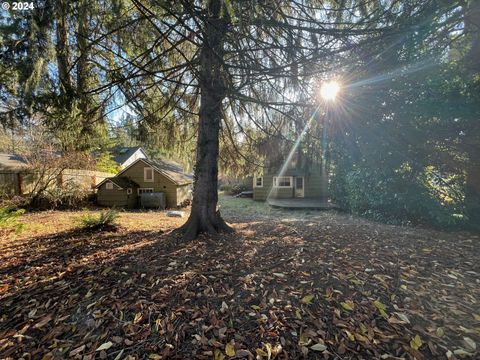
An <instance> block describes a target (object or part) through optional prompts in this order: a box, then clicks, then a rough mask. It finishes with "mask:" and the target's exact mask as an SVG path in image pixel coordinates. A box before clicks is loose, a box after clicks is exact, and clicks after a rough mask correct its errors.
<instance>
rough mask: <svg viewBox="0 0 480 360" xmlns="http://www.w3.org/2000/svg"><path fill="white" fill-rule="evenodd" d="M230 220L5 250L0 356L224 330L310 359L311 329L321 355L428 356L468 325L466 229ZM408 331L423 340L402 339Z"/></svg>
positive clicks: (197, 352)
mask: <svg viewBox="0 0 480 360" xmlns="http://www.w3.org/2000/svg"><path fill="white" fill-rule="evenodd" d="M233 223H234V224H235V227H236V229H237V232H236V233H235V234H229V235H225V236H220V237H218V238H216V239H213V238H211V237H208V236H201V237H200V238H199V239H197V240H195V241H192V242H188V243H185V242H182V241H181V239H180V238H179V237H178V236H175V235H173V234H171V233H169V232H167V233H160V232H152V231H126V230H121V231H119V232H116V233H111V232H101V233H93V234H92V233H85V232H78V231H67V232H64V233H61V234H57V235H54V236H46V237H39V238H36V239H32V241H31V242H30V243H28V244H27V243H24V244H23V248H22V245H18V246H17V247H15V248H14V250H15V251H11V250H12V249H10V250H9V253H8V254H7V255H5V256H4V257H5V258H6V259H7V262H6V263H5V264H4V265H3V266H4V267H3V269H2V273H3V275H4V276H5V278H6V282H5V283H6V284H8V285H9V287H8V288H7V289H5V288H3V289H2V292H3V293H0V301H1V302H2V307H1V310H0V319H1V321H0V339H4V340H0V357H2V358H4V357H8V356H10V357H13V358H16V357H20V356H22V355H23V354H24V353H29V354H30V357H31V358H42V357H43V356H47V358H48V356H51V357H57V358H65V357H69V356H70V357H75V352H74V355H70V354H71V351H74V350H76V349H79V348H80V350H78V354H81V355H84V359H89V358H92V359H93V358H94V357H95V356H96V355H98V356H99V355H100V352H96V351H95V350H96V349H97V348H98V347H99V346H100V345H101V344H104V343H108V342H112V345H111V347H110V348H108V349H107V350H106V354H105V355H106V356H108V357H111V358H114V357H115V356H117V355H118V354H119V353H120V352H121V351H122V350H124V353H123V356H125V355H127V354H131V355H133V356H135V357H137V358H146V357H147V356H148V354H159V355H160V356H163V357H166V358H177V359H181V358H194V357H198V358H202V357H204V358H211V357H212V356H213V351H214V350H215V349H219V350H221V351H222V352H224V351H225V348H224V347H225V345H226V344H227V342H229V341H234V342H235V344H236V345H235V346H236V349H237V351H238V350H240V349H244V350H248V351H250V352H251V353H253V354H255V349H257V348H261V349H262V348H263V349H264V350H263V351H267V349H266V348H265V346H266V345H265V344H267V343H268V344H270V345H271V346H272V347H275V346H277V345H281V347H282V350H281V351H280V350H278V348H277V350H278V351H279V354H278V358H286V356H287V354H288V356H289V358H299V357H301V356H303V354H305V348H307V353H306V357H307V358H312V359H313V358H317V355H318V354H317V353H315V352H314V351H312V350H310V351H309V350H308V348H309V347H310V346H311V345H314V344H317V343H320V342H321V343H322V344H325V345H326V346H327V351H328V352H329V353H330V354H332V356H334V354H341V355H342V356H346V357H364V358H372V357H380V356H381V355H382V354H392V356H393V355H395V356H399V357H401V356H406V357H413V356H416V357H417V358H421V357H424V358H435V357H437V356H440V354H444V353H445V349H447V348H448V349H450V348H451V349H454V348H457V347H459V346H463V345H462V342H461V341H462V335H460V334H458V328H459V326H463V327H464V328H467V329H473V328H474V326H475V324H474V319H473V317H472V316H471V313H470V312H469V311H468V310H467V309H468V307H472V306H474V305H473V304H474V303H472V302H471V301H473V300H475V299H476V298H478V295H479V294H478V292H479V290H478V287H477V286H476V285H475V272H476V271H477V270H478V269H476V266H475V265H474V263H473V262H472V261H474V259H475V257H476V256H478V249H477V250H475V247H474V246H475V242H472V241H470V240H471V239H469V238H468V237H464V238H461V239H457V242H456V243H455V244H450V243H449V242H447V239H450V238H445V239H438V238H428V237H427V236H424V237H417V238H415V237H412V236H410V235H408V236H407V235H405V234H404V235H399V234H392V233H389V229H390V228H388V227H385V228H381V229H379V228H378V227H370V228H369V227H368V226H364V225H361V226H358V225H355V226H345V224H339V225H335V226H330V225H327V224H319V223H309V222H305V221H296V222H295V221H290V222H287V223H284V222H280V221H269V222H264V221H249V222H241V220H237V221H235V222H233ZM439 241H440V242H439ZM441 241H443V242H441ZM477 244H478V242H477ZM422 249H427V250H425V251H424V250H422ZM18 252H20V253H21V256H20V257H19V260H18V261H19V262H18V263H16V262H15V261H16V259H15V253H18ZM447 258H448V259H447ZM9 264H11V265H9ZM435 264H436V265H435ZM477 267H478V266H477ZM467 268H468V270H470V271H472V272H473V273H472V274H468V273H467V272H466V271H467ZM464 270H465V271H464ZM448 275H452V276H454V277H456V280H455V279H454V278H452V277H448ZM402 285H404V286H406V288H405V289H404V288H402ZM310 296H312V298H311V299H310V300H308V299H309V297H310ZM432 298H433V300H432ZM305 299H307V300H305ZM375 300H378V301H379V303H380V304H384V305H385V310H384V311H385V312H386V313H387V318H385V317H384V316H382V314H381V313H380V311H379V309H378V308H377V307H376V306H375V305H373V301H375ZM342 304H343V305H342ZM344 304H347V305H348V306H350V307H351V309H350V308H349V307H346V306H345V305H344ZM350 304H353V305H350ZM377 305H378V304H377ZM349 309H350V310H349ZM396 312H400V313H401V314H404V316H406V317H407V318H408V322H405V320H404V318H403V317H400V318H399V317H398V316H397V315H395V313H396ZM391 319H394V320H391ZM402 319H403V320H402ZM439 319H442V320H439ZM439 327H441V328H442V329H443V330H442V331H444V332H445V334H444V335H443V336H438V334H437V333H436V331H437V330H436V329H438V328H439ZM431 329H433V330H431ZM345 330H348V332H345ZM417 334H418V335H419V336H420V337H421V339H423V340H422V341H423V342H424V343H425V344H427V342H428V346H427V345H425V346H422V347H420V349H415V348H412V347H411V346H410V340H411V339H412V338H413V337H414V336H415V335H417ZM464 335H465V334H464ZM467 336H469V337H472V338H474V339H475V340H477V337H476V335H475V334H473V335H472V334H468V335H467ZM352 337H353V340H352ZM82 346H85V347H84V348H83V349H82ZM277 350H275V351H277ZM246 356H247V357H248V356H249V355H248V354H246Z"/></svg>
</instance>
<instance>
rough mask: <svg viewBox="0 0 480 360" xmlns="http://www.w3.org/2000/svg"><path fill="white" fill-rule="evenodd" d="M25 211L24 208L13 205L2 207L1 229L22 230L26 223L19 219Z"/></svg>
mask: <svg viewBox="0 0 480 360" xmlns="http://www.w3.org/2000/svg"><path fill="white" fill-rule="evenodd" d="M24 212H25V210H24V209H15V208H12V207H3V208H0V230H1V231H2V232H9V231H15V232H16V233H19V232H21V231H22V230H23V226H24V224H22V223H21V222H20V221H19V220H20V216H21V215H22V214H23V213H24Z"/></svg>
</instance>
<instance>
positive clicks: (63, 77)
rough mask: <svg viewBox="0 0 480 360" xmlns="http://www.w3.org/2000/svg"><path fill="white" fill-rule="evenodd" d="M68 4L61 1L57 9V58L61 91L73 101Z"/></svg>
mask: <svg viewBox="0 0 480 360" xmlns="http://www.w3.org/2000/svg"><path fill="white" fill-rule="evenodd" d="M67 7H68V2H67V1H64V0H62V1H59V2H58V9H57V24H56V25H57V27H56V30H57V34H56V35H57V40H56V41H57V43H56V56H57V65H58V78H59V80H60V91H61V92H62V94H63V95H64V96H65V97H67V98H68V99H71V98H72V97H73V87H72V81H71V77H70V64H69V46H70V45H69V42H68V23H67V16H68V8H67ZM67 104H68V102H67Z"/></svg>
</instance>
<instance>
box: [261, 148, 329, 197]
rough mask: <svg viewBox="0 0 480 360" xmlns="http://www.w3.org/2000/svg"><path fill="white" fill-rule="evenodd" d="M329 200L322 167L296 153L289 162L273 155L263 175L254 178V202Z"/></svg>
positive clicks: (325, 174)
mask: <svg viewBox="0 0 480 360" xmlns="http://www.w3.org/2000/svg"><path fill="white" fill-rule="evenodd" d="M295 198H299V199H302V198H303V199H318V200H321V201H327V199H328V177H327V173H326V171H325V170H323V169H322V166H321V163H318V162H314V161H312V160H310V159H309V158H307V157H306V156H304V155H303V154H301V152H300V151H299V152H297V153H295V154H294V155H293V156H291V158H290V160H289V161H286V160H285V156H282V154H276V157H274V156H273V155H271V156H270V157H268V158H267V160H266V166H265V167H264V168H263V171H262V172H261V173H259V174H257V175H256V176H254V178H253V199H254V200H259V201H265V200H269V199H295Z"/></svg>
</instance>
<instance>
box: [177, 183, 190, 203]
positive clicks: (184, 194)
mask: <svg viewBox="0 0 480 360" xmlns="http://www.w3.org/2000/svg"><path fill="white" fill-rule="evenodd" d="M191 188H192V186H191V185H190V184H189V185H183V186H178V187H177V205H180V204H181V203H183V202H184V201H185V200H187V199H190V198H191V196H190V195H191V193H190V189H191Z"/></svg>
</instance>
